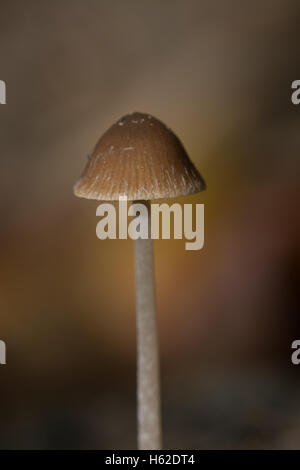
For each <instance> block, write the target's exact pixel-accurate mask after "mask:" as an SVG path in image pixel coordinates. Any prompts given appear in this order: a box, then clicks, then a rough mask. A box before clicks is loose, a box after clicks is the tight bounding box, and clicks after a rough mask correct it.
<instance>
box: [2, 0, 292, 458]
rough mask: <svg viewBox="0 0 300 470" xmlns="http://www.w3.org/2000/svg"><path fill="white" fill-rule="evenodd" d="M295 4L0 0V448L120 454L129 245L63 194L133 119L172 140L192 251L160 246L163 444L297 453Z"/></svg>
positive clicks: (127, 372) (127, 386) (130, 429)
mask: <svg viewBox="0 0 300 470" xmlns="http://www.w3.org/2000/svg"><path fill="white" fill-rule="evenodd" d="M299 22H300V5H299V2H298V1H296V0H295V1H293V0H264V1H262V2H261V1H253V2H246V1H243V2H240V1H233V0H229V1H226V2H222V1H220V0H219V1H209V0H197V1H196V0H186V1H183V0H164V1H163V2H161V1H159V0H152V1H151V2H149V1H145V0H126V1H121V0H114V1H113V2H112V1H109V0H85V1H83V0H80V1H79V0H61V1H51V2H50V1H46V0H42V1H38V0H28V1H27V2H23V1H21V0H19V1H17V0H11V1H9V2H8V1H3V0H1V2H0V78H1V79H2V80H5V81H6V84H7V104H6V105H5V106H4V105H2V106H0V155H1V160H0V188H1V199H0V215H1V231H0V237H1V243H0V259H1V261H0V339H2V340H4V341H5V342H6V344H7V365H5V366H4V365H3V366H0V410H1V411H0V448H2V449H133V448H135V446H136V437H135V435H136V411H135V354H136V349H135V305H134V304H135V298H134V295H135V294H134V271H133V268H134V265H133V246H132V241H130V240H126V241H100V240H98V239H97V238H96V233H95V228H96V223H97V219H96V207H97V202H96V201H88V200H83V199H78V198H76V197H74V195H73V192H72V187H73V185H74V183H75V181H76V180H77V178H78V176H79V175H80V173H81V171H82V169H83V166H84V165H85V162H86V156H87V154H88V152H89V151H90V150H91V149H92V148H93V146H94V145H95V143H96V141H97V140H98V138H99V137H100V136H101V134H102V133H103V132H104V131H105V130H106V129H107V128H108V127H109V126H110V125H111V124H112V123H113V122H115V121H116V120H117V119H118V118H119V117H121V116H122V115H124V114H127V113H128V112H131V111H141V112H146V113H151V114H153V115H154V116H156V117H158V118H159V119H161V120H162V121H164V122H165V123H166V124H167V125H168V126H170V127H171V128H172V129H173V130H174V132H175V133H176V134H177V135H178V136H179V137H180V139H181V140H182V142H183V144H184V146H185V147H186V149H187V151H188V153H189V155H190V157H191V159H192V160H193V161H194V163H195V164H196V166H197V168H198V169H199V171H200V173H201V174H202V176H203V177H204V179H205V181H206V183H207V190H206V191H205V192H203V193H200V194H198V195H195V196H192V197H189V198H182V199H180V202H193V203H204V204H205V246H204V248H203V249H202V250H201V251H198V252H191V251H190V252H189V251H185V249H184V241H172V240H171V241H166V240H162V241H157V242H155V265H156V279H157V303H158V311H159V332H160V349H161V358H162V364H161V369H162V387H163V425H164V446H165V448H169V449H176V448H177V449H193V448H198V449H214V448H222V449H228V448H231V449H239V448H243V449H248V448H249V449H252V448H268V449H272V448H300V402H299V393H300V365H299V366H298V368H297V366H294V365H292V363H291V353H292V350H291V343H292V341H293V340H295V339H300V319H299V296H300V294H299V284H300V271H299V264H300V237H299V230H300V217H299V203H300V190H299V188H300V186H299V167H300V162H299V148H300V133H299V125H300V106H299V107H297V106H294V105H293V104H292V103H291V83H292V81H293V80H296V79H300V77H299V59H300V50H299Z"/></svg>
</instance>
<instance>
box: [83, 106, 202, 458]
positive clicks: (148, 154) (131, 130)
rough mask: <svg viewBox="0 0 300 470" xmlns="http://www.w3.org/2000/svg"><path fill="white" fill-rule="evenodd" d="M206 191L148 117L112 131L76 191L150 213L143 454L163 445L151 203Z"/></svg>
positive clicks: (140, 247) (143, 291)
mask: <svg viewBox="0 0 300 470" xmlns="http://www.w3.org/2000/svg"><path fill="white" fill-rule="evenodd" d="M203 189H205V183H204V181H203V179H202V178H201V176H200V174H199V173H198V171H197V170H196V168H195V167H194V165H193V164H192V162H191V161H190V159H189V157H188V156H187V154H186V152H185V150H184V148H183V146H182V144H181V142H180V141H179V139H178V138H177V137H176V136H175V134H174V133H173V132H172V131H171V130H170V129H168V128H167V127H166V126H165V125H164V124H163V123H162V122H161V121H159V120H158V119H155V118H154V117H153V116H151V115H148V114H143V113H132V114H128V115H126V116H124V117H122V118H121V119H120V120H119V121H118V122H116V123H115V124H114V125H112V126H111V127H110V128H109V129H108V130H107V131H106V133H105V134H104V135H103V136H102V137H101V138H100V139H99V141H98V143H97V144H96V146H95V148H94V150H93V152H92V154H91V156H90V157H89V159H88V162H87V164H86V167H85V169H84V171H83V173H82V175H81V177H80V178H79V180H78V182H77V183H76V185H75V187H74V192H75V195H76V196H79V197H83V198H87V199H96V200H102V201H118V200H120V198H121V197H122V196H126V197H127V199H128V201H139V202H140V203H141V204H144V205H145V206H146V207H147V209H148V210H147V214H148V215H147V217H148V234H149V236H148V238H147V239H142V238H139V239H137V240H135V241H134V248H135V250H134V251H135V275H136V315H137V415H138V448H139V449H161V446H162V436H161V434H162V433H161V406H160V380H159V354H158V337H157V325H156V306H155V288H154V266H153V246H152V244H153V243H152V239H151V235H150V234H151V218H150V201H151V200H152V199H161V198H174V197H177V196H184V195H188V194H193V193H197V192H199V191H201V190H203ZM140 215H141V216H143V215H142V212H141V214H140ZM144 217H145V215H144Z"/></svg>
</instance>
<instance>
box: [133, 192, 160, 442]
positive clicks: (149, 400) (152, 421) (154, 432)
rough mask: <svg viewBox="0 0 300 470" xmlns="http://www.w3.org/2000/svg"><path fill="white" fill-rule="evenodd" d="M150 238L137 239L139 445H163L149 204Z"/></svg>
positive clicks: (147, 204)
mask: <svg viewBox="0 0 300 470" xmlns="http://www.w3.org/2000/svg"><path fill="white" fill-rule="evenodd" d="M142 202H143V204H145V205H146V206H147V209H148V216H147V217H148V227H149V238H148V239H147V240H145V239H144V240H143V239H138V240H135V242H134V248H135V274H136V315H137V415H138V448H139V449H140V450H142V449H161V445H162V442H161V405H160V380H159V353H158V335H157V324H156V305H155V286H154V265H153V243H152V239H151V236H150V233H151V226H150V223H151V217H150V204H149V203H148V202H146V201H142Z"/></svg>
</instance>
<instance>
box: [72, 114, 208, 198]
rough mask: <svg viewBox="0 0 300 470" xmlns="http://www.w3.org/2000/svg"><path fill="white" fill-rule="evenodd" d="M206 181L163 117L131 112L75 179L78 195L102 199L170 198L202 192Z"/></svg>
mask: <svg viewBox="0 0 300 470" xmlns="http://www.w3.org/2000/svg"><path fill="white" fill-rule="evenodd" d="M203 189H205V183H204V181H203V179H202V177H201V176H200V174H199V173H198V171H197V169H196V168H195V167H194V165H193V163H192V162H191V161H190V159H189V157H188V156H187V154H186V151H185V150H184V148H183V145H182V144H181V142H180V140H179V139H178V138H177V137H176V135H175V134H174V133H173V132H172V131H171V130H170V129H168V128H167V127H166V126H165V125H164V124H163V123H162V122H161V121H159V120H158V119H156V118H154V117H153V116H150V115H148V114H143V113H132V114H128V115H126V116H124V117H122V118H121V119H120V120H119V121H118V122H116V123H115V124H113V125H112V126H111V127H110V128H109V129H108V130H107V131H106V132H105V134H104V135H103V136H102V137H101V138H100V139H99V141H98V142H97V144H96V146H95V148H94V150H93V152H92V154H91V155H90V156H89V158H88V162H87V164H86V166H85V169H84V171H83V173H82V175H81V177H80V178H79V180H78V181H77V183H76V184H75V187H74V193H75V195H76V196H78V197H84V198H87V199H97V200H103V201H117V200H118V199H119V197H120V196H127V198H128V200H131V201H135V200H142V199H144V200H150V199H159V198H171V197H177V196H184V195H187V194H193V193H197V192H199V191H202V190H203Z"/></svg>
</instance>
